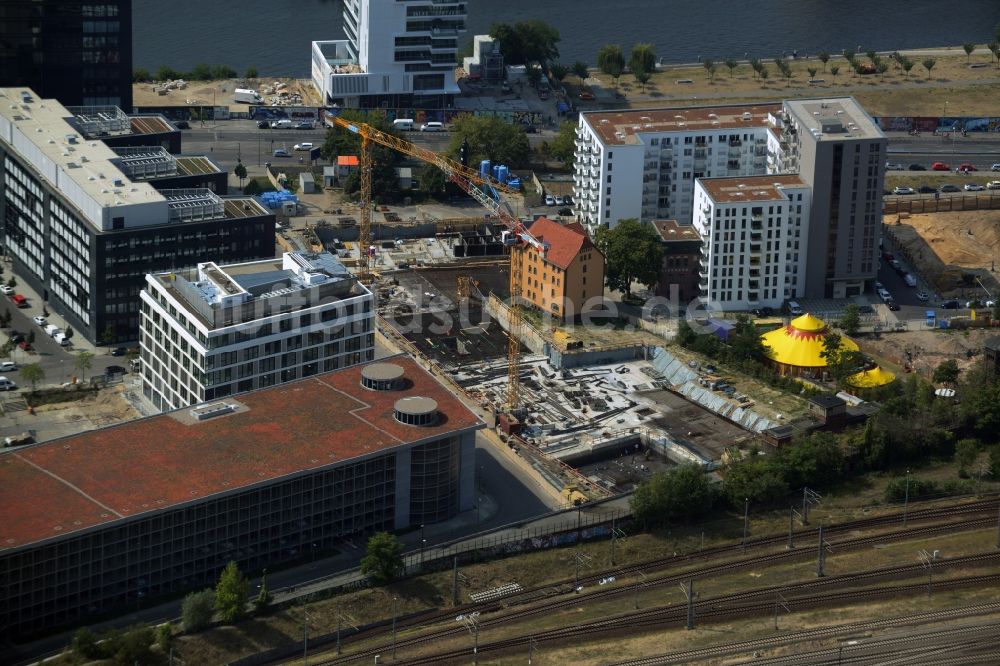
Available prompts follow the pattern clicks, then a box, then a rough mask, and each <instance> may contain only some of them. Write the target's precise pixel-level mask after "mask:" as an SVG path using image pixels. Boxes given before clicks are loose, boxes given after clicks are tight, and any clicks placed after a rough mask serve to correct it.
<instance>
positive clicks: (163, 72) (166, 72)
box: [156, 65, 184, 81]
mask: <svg viewBox="0 0 1000 666" xmlns="http://www.w3.org/2000/svg"><path fill="white" fill-rule="evenodd" d="M183 78H184V74H183V73H182V72H178V71H177V70H176V69H173V68H172V67H167V66H166V65H164V66H163V67H160V68H159V69H158V70H156V80H157V81H173V80H174V79H183Z"/></svg>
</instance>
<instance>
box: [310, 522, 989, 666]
mask: <svg viewBox="0 0 1000 666" xmlns="http://www.w3.org/2000/svg"><path fill="white" fill-rule="evenodd" d="M991 522H992V521H991V519H980V520H979V521H970V522H969V523H966V524H963V525H962V526H961V528H962V529H963V530H965V529H975V527H977V526H986V525H989V524H991ZM953 527H954V526H953V525H931V526H925V527H924V528H917V529H914V530H908V531H907V532H906V533H904V535H905V536H906V538H911V537H913V536H921V535H929V534H934V533H940V531H942V530H943V529H944V528H953ZM884 540H885V535H882V536H881V537H862V538H859V539H855V540H853V541H852V542H841V544H840V547H841V548H843V547H844V546H845V545H846V544H847V543H850V544H851V546H852V547H861V546H862V545H870V544H872V543H877V542H879V541H884ZM801 554H802V553H800V552H796V551H787V552H779V553H772V554H768V555H763V556H759V557H753V558H747V559H744V560H739V561H736V562H728V563H723V564H719V565H715V566H711V567H704V568H702V569H698V570H696V571H688V572H683V573H678V574H672V575H669V576H665V577H662V578H658V579H655V580H650V581H647V582H646V583H645V584H644V589H645V590H647V591H648V590H649V589H650V588H656V587H663V586H668V585H674V584H677V583H681V582H683V581H687V580H689V579H692V578H704V577H706V576H707V575H710V574H714V575H719V574H725V573H730V572H733V571H736V570H739V569H743V568H746V567H748V566H757V565H760V564H773V563H775V562H777V561H780V560H782V559H787V558H791V557H796V556H800V555H801ZM805 554H808V553H805ZM998 562H1000V553H992V552H991V553H982V554H976V555H969V556H965V557H958V558H952V559H949V560H943V561H941V562H939V563H937V567H938V568H939V569H940V568H949V567H956V566H976V565H982V564H984V563H998ZM922 572H923V564H922V563H915V564H908V565H903V566H898V567H886V568H882V569H874V570H870V571H864V572H859V573H856V574H850V575H843V576H830V577H826V578H819V579H817V580H814V581H807V582H802V583H798V584H796V585H795V586H793V587H785V586H782V587H768V588H763V589H758V590H752V591H748V592H742V593H736V594H732V595H726V596H724V597H718V598H714V599H706V600H703V601H700V602H698V603H696V604H695V609H696V614H697V615H698V616H699V617H703V616H704V614H705V612H706V611H705V610H704V609H705V608H709V610H708V612H709V614H711V613H712V612H714V611H713V610H712V609H711V608H710V606H709V605H710V604H721V603H725V604H730V605H731V604H738V603H741V602H744V601H750V602H754V600H755V599H759V598H760V597H761V596H766V597H767V601H766V602H765V603H766V604H767V605H768V608H773V606H774V600H773V595H774V594H775V593H777V592H782V594H783V596H785V598H786V599H787V600H788V602H793V599H792V597H790V596H788V594H789V593H792V592H794V591H795V590H800V591H801V590H810V589H821V588H824V587H829V586H832V585H838V586H841V587H843V586H845V585H848V586H849V585H851V584H858V583H863V582H865V581H869V580H873V579H876V580H877V579H887V578H893V577H901V576H902V577H905V576H911V575H913V574H922ZM924 589H926V586H925V588H924ZM633 591H634V588H633V587H632V586H624V585H623V586H619V587H615V588H608V589H602V590H598V591H595V592H592V593H590V594H587V595H583V596H570V597H564V598H561V599H558V600H556V601H554V602H549V603H545V604H543V605H540V606H535V607H531V608H522V609H518V610H515V611H513V612H512V613H506V614H504V615H500V616H497V617H491V618H487V619H483V620H481V621H480V622H479V626H480V628H481V629H486V628H491V627H497V626H502V625H504V624H508V623H511V622H515V621H524V620H526V619H530V618H531V617H533V616H539V615H547V614H549V613H552V612H553V611H558V610H560V609H562V608H566V607H578V606H580V605H586V604H593V603H595V602H599V601H606V600H608V599H610V598H613V597H616V596H624V595H628V594H632V593H633ZM741 607H742V606H741ZM747 610H750V609H749V608H748V609H747ZM664 612H668V613H680V615H681V616H683V617H682V619H685V620H686V608H680V609H679V610H678V608H677V607H672V608H670V609H668V610H665V609H663V608H659V609H650V610H648V611H638V612H635V613H630V614H628V615H627V616H626V617H628V618H630V626H643V625H644V624H645V621H644V620H643V619H642V618H643V617H644V615H643V613H650V614H652V616H654V617H658V616H659V615H660V614H662V613H664ZM588 626H589V625H588ZM594 630H596V627H589V628H587V629H586V630H585V631H584V632H583V633H587V632H589V631H594ZM464 633H466V629H465V628H464V627H463V626H451V627H447V628H442V629H439V630H437V631H432V632H429V633H427V634H424V635H422V636H415V637H413V638H407V639H404V640H402V641H396V649H397V650H398V649H400V648H412V647H415V646H420V645H424V644H428V643H433V642H435V641H439V640H442V639H448V638H453V637H455V636H460V635H462V634H464ZM535 640H550V639H549V638H545V637H543V638H539V637H538V636H537V635H536V636H535ZM388 649H391V645H385V644H383V645H380V646H378V647H376V648H370V649H368V650H363V651H361V652H358V653H356V654H353V655H347V656H343V657H340V658H339V659H336V660H332V661H327V662H322V663H328V664H345V663H351V662H354V661H358V660H362V659H369V658H372V657H373V656H374V655H376V654H384V653H385V652H386V650H388Z"/></svg>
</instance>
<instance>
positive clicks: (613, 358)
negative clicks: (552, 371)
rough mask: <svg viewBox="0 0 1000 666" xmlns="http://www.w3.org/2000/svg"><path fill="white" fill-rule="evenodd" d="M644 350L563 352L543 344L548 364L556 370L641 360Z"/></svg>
mask: <svg viewBox="0 0 1000 666" xmlns="http://www.w3.org/2000/svg"><path fill="white" fill-rule="evenodd" d="M644 349H645V348H644V347H643V346H642V345H629V346H626V347H616V348H608V347H604V348H601V349H593V350H588V349H579V350H577V349H574V350H569V351H563V350H561V349H558V348H556V346H555V345H553V344H551V343H545V354H546V356H548V357H549V363H550V364H551V365H552V367H554V368H556V369H562V368H579V367H580V366H583V365H600V364H602V363H622V362H625V361H634V360H635V359H639V358H643V356H644V353H645V352H644Z"/></svg>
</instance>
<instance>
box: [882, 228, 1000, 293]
mask: <svg viewBox="0 0 1000 666" xmlns="http://www.w3.org/2000/svg"><path fill="white" fill-rule="evenodd" d="M896 220H897V217H896V216H895V215H887V216H886V218H885V223H886V224H887V225H888V229H889V232H890V233H891V234H892V236H893V237H894V238H895V239H896V242H897V244H898V245H899V246H902V247H903V248H905V250H906V253H904V256H905V255H906V254H907V253H908V256H909V257H910V258H911V259H912V260H913V261H915V262H916V264H917V266H918V268H919V270H920V272H921V274H922V275H923V276H924V277H926V278H927V279H933V280H936V281H937V285H936V287H937V290H938V291H939V293H941V294H942V295H943V296H944V295H952V294H954V295H956V296H957V295H959V294H961V293H964V292H963V287H964V289H975V288H976V285H975V284H973V285H963V284H962V274H963V273H968V272H972V273H975V274H976V275H978V276H979V278H980V279H981V280H982V281H983V283H984V284H985V285H986V286H987V288H990V289H992V288H993V287H994V286H997V284H998V282H997V277H996V273H994V272H992V271H991V268H993V267H994V262H995V261H997V260H1000V210H986V211H966V212H961V213H932V214H918V215H910V217H909V218H907V219H902V220H900V223H899V224H896Z"/></svg>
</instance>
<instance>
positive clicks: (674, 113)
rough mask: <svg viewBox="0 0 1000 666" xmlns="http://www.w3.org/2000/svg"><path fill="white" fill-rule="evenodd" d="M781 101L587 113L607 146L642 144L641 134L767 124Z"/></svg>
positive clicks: (731, 128)
mask: <svg viewBox="0 0 1000 666" xmlns="http://www.w3.org/2000/svg"><path fill="white" fill-rule="evenodd" d="M780 110H781V105H780V104H759V105H754V104H736V105H733V106H693V107H677V108H664V109H635V110H628V111H596V112H593V113H584V114H583V117H584V119H586V121H587V123H588V124H589V125H590V127H591V128H592V129H593V130H594V132H596V133H597V134H598V136H600V137H601V141H602V142H603V143H604V144H605V145H625V144H638V143H639V142H640V141H639V138H638V135H640V134H653V133H660V132H695V131H699V130H702V131H704V130H734V129H735V130H740V129H749V128H759V127H764V126H766V125H768V124H769V117H770V116H772V115H774V114H777V113H778V112H779V111H780Z"/></svg>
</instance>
